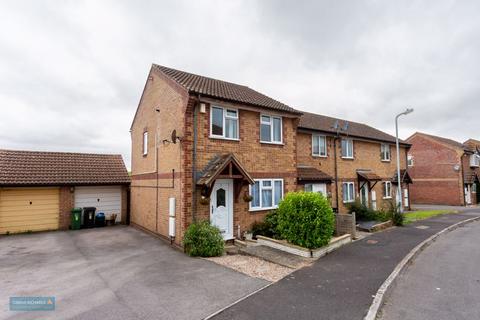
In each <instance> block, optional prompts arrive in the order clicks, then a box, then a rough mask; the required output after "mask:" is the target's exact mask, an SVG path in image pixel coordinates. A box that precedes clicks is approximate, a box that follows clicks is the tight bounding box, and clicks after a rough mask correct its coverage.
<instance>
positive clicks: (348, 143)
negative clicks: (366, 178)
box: [342, 139, 353, 159]
mask: <svg viewBox="0 0 480 320" xmlns="http://www.w3.org/2000/svg"><path fill="white" fill-rule="evenodd" d="M342 158H347V159H353V140H352V139H342Z"/></svg>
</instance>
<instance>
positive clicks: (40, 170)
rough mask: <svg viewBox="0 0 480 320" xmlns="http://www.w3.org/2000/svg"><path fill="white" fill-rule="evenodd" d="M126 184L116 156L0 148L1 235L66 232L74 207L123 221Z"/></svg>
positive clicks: (122, 165) (125, 172)
mask: <svg viewBox="0 0 480 320" xmlns="http://www.w3.org/2000/svg"><path fill="white" fill-rule="evenodd" d="M129 184H130V177H129V175H128V172H127V169H126V167H125V164H124V162H123V159H122V156H121V155H109V154H87V153H69V152H43V151H19V150H0V234H5V233H20V232H30V231H45V230H57V229H60V230H66V229H68V228H69V226H70V212H71V210H72V208H73V207H96V208H97V212H100V211H101V212H103V213H105V214H106V215H108V214H116V215H117V222H119V223H120V222H121V223H126V222H127V213H128V210H127V209H128V203H127V202H128V189H129Z"/></svg>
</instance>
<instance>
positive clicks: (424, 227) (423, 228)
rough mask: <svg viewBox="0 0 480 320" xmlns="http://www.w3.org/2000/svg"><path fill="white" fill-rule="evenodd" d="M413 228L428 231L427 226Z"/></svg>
mask: <svg viewBox="0 0 480 320" xmlns="http://www.w3.org/2000/svg"><path fill="white" fill-rule="evenodd" d="M415 228H417V229H422V230H425V229H428V228H430V227H429V226H418V227H415Z"/></svg>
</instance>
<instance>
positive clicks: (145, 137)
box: [142, 130, 148, 157]
mask: <svg viewBox="0 0 480 320" xmlns="http://www.w3.org/2000/svg"><path fill="white" fill-rule="evenodd" d="M142 155H143V156H144V157H146V156H147V155H148V130H145V131H143V135H142Z"/></svg>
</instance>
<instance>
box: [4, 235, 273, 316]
mask: <svg viewBox="0 0 480 320" xmlns="http://www.w3.org/2000/svg"><path fill="white" fill-rule="evenodd" d="M265 284H266V282H265V281H263V280H259V279H254V278H250V277H248V276H245V275H243V274H241V273H237V272H235V271H232V270H230V269H227V268H224V267H222V266H219V265H216V264H214V263H212V262H210V261H206V260H203V259H194V258H189V257H187V256H185V255H184V254H183V253H181V252H178V251H177V250H173V249H172V248H170V247H169V246H168V245H167V244H165V243H164V242H162V241H161V240H159V239H156V238H154V237H152V236H150V235H147V234H144V233H143V232H140V231H138V230H135V229H133V228H130V227H114V228H104V229H91V230H80V231H68V232H49V233H38V234H27V235H13V236H6V237H1V238H0V319H10V318H11V319H13V318H15V319H38V318H42V319H105V320H106V319H201V318H203V317H205V316H207V315H209V314H211V313H212V312H215V311H216V310H218V309H220V308H222V307H224V306H226V305H228V304H230V303H232V302H233V301H235V300H237V299H239V298H241V297H243V296H245V295H246V294H248V293H250V292H252V291H255V290H256V289H258V288H260V287H262V286H264V285H265ZM10 296H55V297H56V300H57V301H56V304H57V308H56V311H54V312H51V311H43V312H24V313H18V312H11V311H9V305H8V303H9V297H10Z"/></svg>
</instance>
